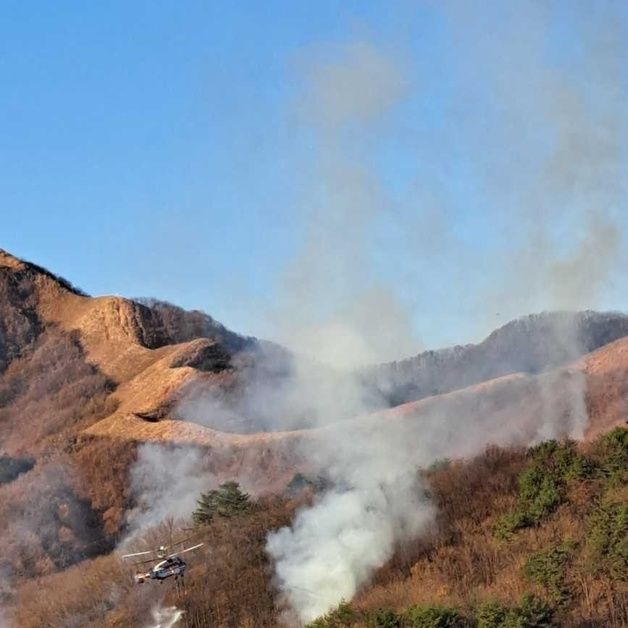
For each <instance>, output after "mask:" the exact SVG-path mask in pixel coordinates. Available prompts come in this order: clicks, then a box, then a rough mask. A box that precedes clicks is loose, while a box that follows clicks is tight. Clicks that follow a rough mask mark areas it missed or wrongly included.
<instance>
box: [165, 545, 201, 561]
mask: <svg viewBox="0 0 628 628" xmlns="http://www.w3.org/2000/svg"><path fill="white" fill-rule="evenodd" d="M203 545H205V543H199V544H198V545H193V546H192V547H188V548H187V549H184V550H181V551H180V552H175V553H174V554H170V556H168V558H174V557H175V556H179V554H185V553H186V552H191V551H192V550H195V549H198V548H199V547H202V546H203Z"/></svg>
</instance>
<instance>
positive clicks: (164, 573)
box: [136, 557, 187, 584]
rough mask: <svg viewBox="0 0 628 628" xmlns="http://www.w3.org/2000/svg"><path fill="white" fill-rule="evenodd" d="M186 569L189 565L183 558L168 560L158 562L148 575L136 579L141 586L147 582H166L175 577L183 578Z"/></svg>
mask: <svg viewBox="0 0 628 628" xmlns="http://www.w3.org/2000/svg"><path fill="white" fill-rule="evenodd" d="M186 567H187V564H186V563H185V561H184V560H182V559H181V558H178V557H174V558H166V559H165V560H162V561H160V562H158V563H157V564H156V565H155V566H154V567H152V568H151V569H150V570H149V571H147V572H146V573H143V574H138V575H137V578H136V579H137V582H138V583H140V584H141V583H142V582H144V581H145V580H166V579H167V578H171V577H173V576H174V577H175V578H178V577H182V576H183V574H184V573H185V568H186Z"/></svg>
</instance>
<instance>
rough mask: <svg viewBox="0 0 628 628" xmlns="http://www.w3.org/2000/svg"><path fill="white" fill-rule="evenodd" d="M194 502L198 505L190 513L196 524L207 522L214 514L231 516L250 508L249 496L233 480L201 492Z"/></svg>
mask: <svg viewBox="0 0 628 628" xmlns="http://www.w3.org/2000/svg"><path fill="white" fill-rule="evenodd" d="M196 503H197V504H198V507H197V508H196V510H195V511H194V512H193V513H192V520H193V521H194V523H195V524H196V525H202V524H204V523H209V522H210V521H211V520H212V518H213V517H214V516H215V515H218V516H220V517H232V516H233V515H236V514H238V513H242V512H246V511H248V510H250V508H251V498H250V496H249V495H248V494H247V493H245V492H243V491H242V489H240V485H239V484H238V483H237V482H233V481H231V482H225V483H224V484H221V485H220V487H219V488H217V489H213V490H211V491H208V492H207V493H201V496H200V498H199V499H198V500H197V501H196Z"/></svg>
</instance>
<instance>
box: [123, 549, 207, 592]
mask: <svg viewBox="0 0 628 628" xmlns="http://www.w3.org/2000/svg"><path fill="white" fill-rule="evenodd" d="M186 541H189V539H184V540H183V541H178V542H177V543H173V544H172V545H171V546H168V545H160V546H159V547H158V548H157V549H155V550H148V551H145V552H136V553H134V554H124V556H122V558H123V559H127V558H134V557H136V556H147V555H149V554H152V555H153V556H152V558H148V559H146V560H141V561H139V562H137V563H133V566H134V567H139V566H140V565H147V564H148V563H153V565H152V566H151V567H150V568H149V569H148V571H138V572H137V573H136V574H135V582H136V583H137V584H142V583H143V582H145V581H146V580H159V582H163V581H164V580H166V579H167V578H171V577H173V576H174V579H175V580H178V579H179V578H181V579H183V576H184V575H185V569H186V567H187V563H186V562H185V561H184V560H183V559H182V558H180V555H181V554H185V553H186V552H191V551H193V550H197V549H198V548H199V547H202V546H203V545H205V544H204V543H198V544H197V545H193V546H192V547H188V548H186V549H183V550H180V551H178V552H172V553H171V554H168V550H169V549H170V548H171V547H175V546H177V545H182V544H183V543H185V542H186Z"/></svg>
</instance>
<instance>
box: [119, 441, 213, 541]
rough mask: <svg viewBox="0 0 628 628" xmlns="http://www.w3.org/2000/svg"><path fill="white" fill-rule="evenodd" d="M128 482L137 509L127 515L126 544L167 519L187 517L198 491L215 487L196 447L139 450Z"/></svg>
mask: <svg viewBox="0 0 628 628" xmlns="http://www.w3.org/2000/svg"><path fill="white" fill-rule="evenodd" d="M130 481H131V491H132V494H133V496H134V497H135V500H136V506H135V508H133V509H132V510H131V511H129V513H128V515H127V522H128V523H129V526H130V532H129V535H128V537H127V538H126V539H125V542H128V541H129V540H132V539H133V538H134V537H136V536H137V535H138V534H140V533H141V532H142V531H144V530H146V529H147V528H150V527H152V526H156V525H158V524H160V523H161V522H163V521H165V520H166V519H174V520H181V519H184V518H186V517H189V516H190V515H191V514H192V512H193V511H194V509H195V508H196V500H197V499H198V497H199V495H200V494H201V492H205V491H207V490H209V489H210V488H213V487H215V486H216V485H217V482H216V479H215V477H214V476H213V474H212V473H210V472H209V471H208V470H207V468H206V466H205V465H204V460H203V457H202V455H201V452H200V451H199V450H198V449H197V448H194V447H183V446H169V445H157V444H143V445H141V446H140V447H138V453H137V461H136V462H135V464H134V465H133V467H132V468H131V472H130Z"/></svg>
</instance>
